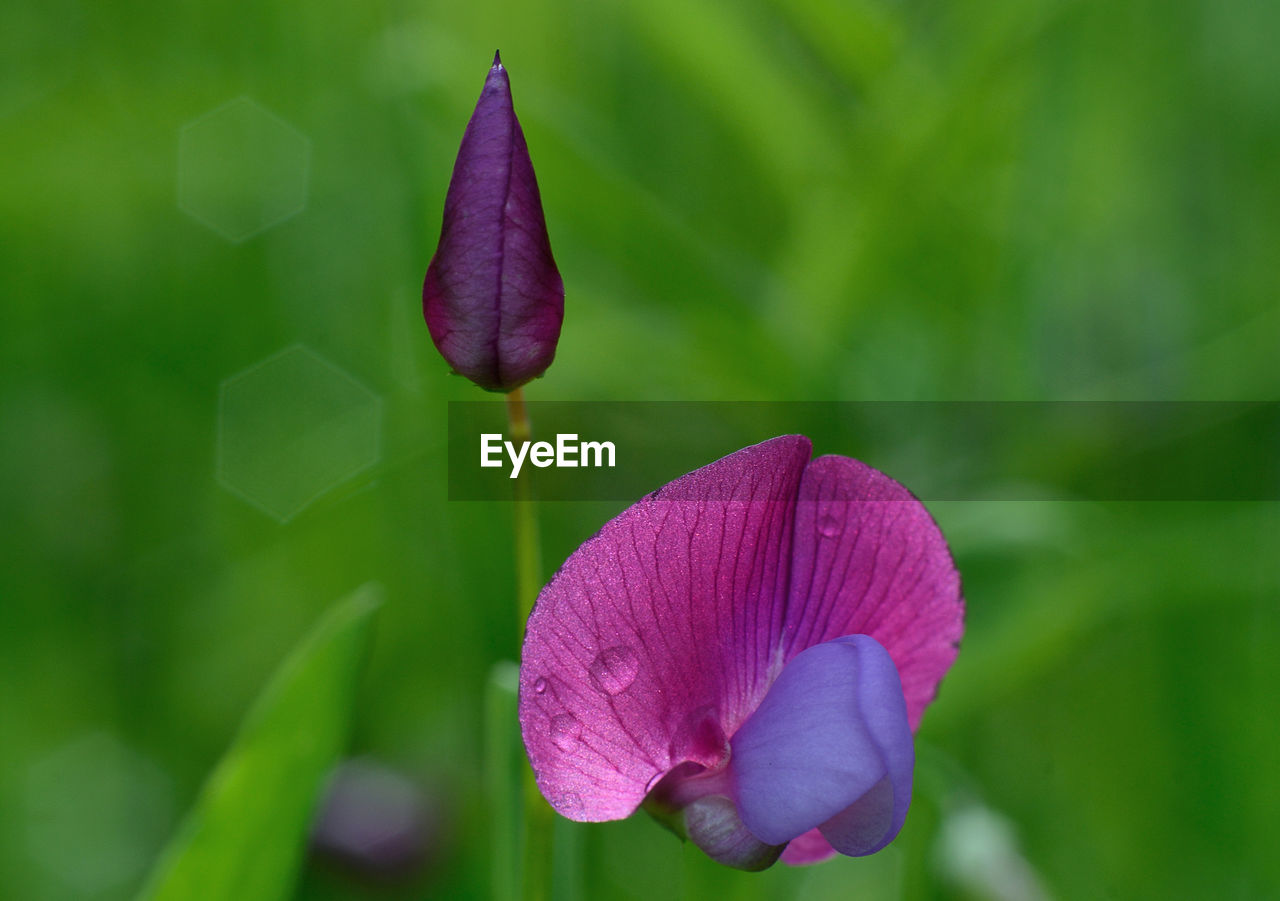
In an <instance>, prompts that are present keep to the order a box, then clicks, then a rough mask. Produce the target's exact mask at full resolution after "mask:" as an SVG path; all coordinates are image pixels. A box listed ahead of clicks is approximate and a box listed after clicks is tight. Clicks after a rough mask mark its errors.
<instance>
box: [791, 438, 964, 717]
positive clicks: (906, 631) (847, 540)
mask: <svg viewBox="0 0 1280 901" xmlns="http://www.w3.org/2000/svg"><path fill="white" fill-rule="evenodd" d="M791 559H792V570H791V587H790V593H789V598H788V602H787V617H786V626H785V635H784V641H785V645H786V658H787V659H790V658H791V657H793V656H795V655H796V654H798V653H800V652H801V651H803V650H804V649H805V648H808V647H812V646H813V645H816V644H821V643H822V642H825V641H830V640H832V639H834V638H839V637H840V636H844V635H855V634H864V635H870V636H871V637H872V638H874V639H876V641H878V642H879V643H880V644H881V645H883V646H884V648H885V650H887V651H888V652H889V656H891V657H892V658H893V662H894V663H895V664H896V665H897V669H898V675H899V677H900V678H901V680H902V688H903V692H904V693H905V695H906V701H907V715H908V718H909V720H910V722H911V728H912V729H913V730H914V729H916V728H917V727H918V726H919V724H920V717H921V715H922V714H923V713H924V708H925V707H926V706H927V705H928V703H929V702H930V701H932V700H933V698H934V696H935V694H936V693H937V688H938V682H939V681H940V680H941V679H942V677H943V676H944V675H945V674H946V672H947V670H948V669H949V668H950V666H951V664H952V662H953V661H954V660H955V657H956V648H957V645H958V643H959V641H960V636H961V634H962V632H963V630H964V602H963V600H962V599H961V596H960V575H959V573H958V572H957V571H956V567H955V563H954V562H953V561H952V559H951V552H950V551H949V550H948V548H947V543H946V540H945V539H944V538H943V537H942V532H941V531H940V530H939V529H938V526H937V524H936V523H935V522H934V521H933V518H932V517H931V516H930V515H929V512H928V511H927V510H926V509H925V508H924V505H923V504H921V503H920V501H918V500H917V499H916V498H915V497H914V496H913V495H912V494H911V492H909V491H908V490H907V489H906V488H904V487H902V485H900V484H898V483H897V482H895V481H894V480H893V479H891V478H889V477H888V476H886V475H885V474H884V473H882V472H879V471H878V470H875V469H872V468H871V467H870V466H867V465H866V464H864V463H860V462H858V461H857V460H853V459H850V458H848V457H836V456H828V457H819V458H818V459H816V460H814V461H813V462H812V463H810V464H809V466H808V467H807V468H806V469H805V473H804V478H803V480H802V481H801V484H800V494H799V499H798V501H797V504H796V517H795V541H794V546H793V549H792V558H791Z"/></svg>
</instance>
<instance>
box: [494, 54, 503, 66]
mask: <svg viewBox="0 0 1280 901" xmlns="http://www.w3.org/2000/svg"><path fill="white" fill-rule="evenodd" d="M493 68H495V69H501V68H502V54H501V53H500V52H499V51H497V50H495V51H493Z"/></svg>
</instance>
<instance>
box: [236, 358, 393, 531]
mask: <svg viewBox="0 0 1280 901" xmlns="http://www.w3.org/2000/svg"><path fill="white" fill-rule="evenodd" d="M381 419H382V400H381V399H380V398H379V397H378V396H377V395H376V394H374V393H373V392H372V391H370V390H369V389H368V388H366V387H365V386H364V385H362V384H360V383H359V382H358V381H356V380H355V379H354V378H352V377H351V376H350V375H348V374H347V373H346V372H344V371H343V370H342V369H340V368H339V367H337V366H335V365H333V364H332V363H330V362H328V361H327V360H325V359H323V358H322V357H320V356H319V355H318V354H316V353H314V352H313V351H311V350H309V349H308V348H306V347H303V346H302V345H295V346H293V347H290V348H288V349H286V350H284V351H281V352H280V353H278V354H276V355H275V356H273V357H269V358H267V359H266V360H263V361H262V362H261V363H258V364H257V365H255V366H251V367H250V368H248V369H246V370H245V371H244V372H241V373H239V374H238V375H234V376H232V377H231V378H229V379H227V380H226V381H224V382H223V383H222V388H221V392H220V397H219V409H218V464H217V471H218V481H219V482H221V483H222V485H223V486H224V487H225V488H227V489H229V490H230V491H233V492H235V493H236V494H238V495H240V496H241V497H242V498H244V499H245V500H247V501H248V502H249V503H251V504H253V505H254V506H256V507H258V508H259V509H261V510H262V511H263V512H265V513H267V514H269V515H271V516H274V517H275V518H276V519H278V520H280V521H281V522H287V521H288V520H289V519H291V518H293V517H294V516H296V515H297V514H298V513H300V512H301V511H302V510H303V509H305V508H306V507H307V506H308V505H309V504H311V502H312V501H314V500H316V499H317V498H319V497H320V496H321V495H323V494H325V493H326V492H328V491H330V490H331V489H333V488H334V487H336V486H337V485H339V484H341V483H342V482H345V481H347V480H348V479H349V478H351V477H352V476H354V475H356V474H357V473H359V472H361V471H362V470H365V469H368V468H369V467H371V466H373V465H374V464H375V463H377V462H378V458H379V455H380V441H379V434H380V430H381Z"/></svg>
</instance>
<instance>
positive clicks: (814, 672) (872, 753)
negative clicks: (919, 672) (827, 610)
mask: <svg viewBox="0 0 1280 901" xmlns="http://www.w3.org/2000/svg"><path fill="white" fill-rule="evenodd" d="M732 749H733V753H732V756H731V758H730V764H729V766H730V772H731V774H732V779H733V784H734V786H735V794H736V800H737V804H738V809H739V811H740V813H741V816H742V821H743V823H745V824H746V826H747V828H748V829H750V830H751V832H752V833H753V834H754V835H755V836H756V837H757V838H759V839H760V840H761V841H763V842H766V843H768V844H771V845H781V844H783V843H785V842H788V841H791V840H792V839H795V838H798V837H800V836H801V835H803V834H804V833H806V832H808V831H809V830H811V829H814V828H818V829H819V830H820V831H821V834H822V835H823V837H824V838H825V839H826V840H827V841H829V842H830V843H831V845H832V846H833V847H835V849H836V850H838V851H840V852H841V853H844V854H854V855H857V854H870V853H872V852H874V851H878V850H879V849H880V848H882V847H884V845H885V844H887V843H888V842H889V840H890V839H892V838H893V837H894V836H895V835H897V833H898V830H899V829H900V828H901V827H902V822H903V820H904V819H905V818H906V815H907V807H908V806H909V804H910V801H911V777H912V770H913V767H914V761H915V752H914V749H913V746H912V739H911V729H910V727H909V726H908V724H907V710H906V703H905V701H904V699H903V695H902V688H901V685H900V683H899V681H898V673H897V669H896V668H895V667H894V664H893V660H892V659H891V658H890V657H889V654H888V652H887V651H885V649H884V648H883V647H881V646H880V644H879V643H878V642H877V641H876V640H875V639H873V638H870V637H869V636H866V635H852V636H847V637H845V638H839V639H836V640H835V641H830V642H826V643H824V644H820V645H817V646H815V647H811V648H808V649H806V650H804V651H802V652H801V653H800V654H798V655H797V656H796V657H794V658H793V659H792V660H791V661H790V662H789V663H788V664H787V665H786V668H785V669H783V671H782V674H781V675H780V676H779V677H778V679H777V681H775V682H774V683H773V685H772V687H770V689H769V692H768V694H766V695H765V697H764V700H763V701H761V703H760V706H759V707H758V708H757V709H756V711H755V712H754V713H753V714H752V715H751V716H750V717H749V718H748V719H747V721H746V722H745V723H743V725H742V728H741V729H739V730H738V733H737V734H736V735H735V736H734V737H733V740H732Z"/></svg>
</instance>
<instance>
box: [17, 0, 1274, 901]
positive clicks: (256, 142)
mask: <svg viewBox="0 0 1280 901" xmlns="http://www.w3.org/2000/svg"><path fill="white" fill-rule="evenodd" d="M1277 33H1280V5H1277V4H1275V3H1269V2H1266V0H1201V2H1191V0H1174V2H1154V0H1145V2H1144V0H1119V2H1111V3H1103V2H1098V0H1092V2H1089V0H1086V2H1069V0H967V2H965V0H961V2H953V3H941V2H914V0H899V2H890V0H743V2H738V3H716V2H712V0H681V2H675V0H648V2H623V3H610V2H604V3H593V2H587V0H536V2H525V3H517V2H508V3H491V2H478V3H475V4H460V3H451V4H433V3H424V2H412V0H406V2H394V3H389V2H379V0H373V2H365V3H351V4H339V3H328V2H321V3H311V4H301V3H281V2H272V0H266V2H255V3H246V2H232V3H220V4H219V3H212V2H204V3H184V4H172V3H161V2H146V0H135V2H129V3H116V4H95V3H90V2H87V0H47V2H41V3H35V2H32V0H18V3H17V5H16V6H14V5H13V4H10V5H9V6H8V7H7V8H6V12H5V15H4V26H3V28H0V66H3V77H0V292H2V295H3V320H2V321H3V327H2V328H0V365H2V367H3V369H2V378H0V516H2V517H3V518H2V520H0V521H2V523H3V529H4V534H3V541H0V810H3V811H4V812H5V815H4V816H3V817H0V896H3V897H5V898H15V899H24V901H25V899H32V901H46V899H49V901H54V899H59V901H60V899H76V898H95V899H97V898H102V899H118V898H125V897H129V896H131V895H132V894H133V893H134V892H135V891H136V890H137V889H138V887H139V886H140V885H141V883H142V880H143V879H144V877H145V873H146V869H147V867H148V865H149V863H150V861H151V860H152V859H153V858H154V857H155V855H156V854H157V853H158V852H159V850H160V848H161V847H162V845H163V844H164V842H165V841H166V840H167V838H168V837H169V836H170V835H171V834H172V833H173V831H174V829H175V828H176V827H177V825H178V823H179V821H180V818H181V816H182V814H183V812H184V811H186V810H187V809H188V808H189V807H190V806H191V804H192V803H193V801H194V799H195V798H196V796H197V793H198V791H199V789H200V786H201V784H202V782H203V780H204V778H205V776H206V775H207V774H208V773H209V771H210V770H211V769H212V767H213V766H214V765H215V763H216V761H217V760H218V758H219V756H220V755H221V754H222V753H223V751H224V750H225V749H226V748H227V747H228V745H229V744H230V742H231V741H232V739H233V737H234V736H235V734H236V731H237V728H238V723H239V722H240V720H241V717H242V716H243V715H244V713H245V711H246V710H247V709H248V708H249V706H250V705H251V703H252V701H253V699H254V697H255V696H256V695H257V694H258V692H259V690H260V689H261V686H262V685H263V684H264V683H265V682H266V680H267V679H268V677H269V675H270V674H271V672H272V671H273V670H274V669H275V668H276V666H277V664H278V663H279V661H280V660H281V659H282V658H284V657H285V655H286V654H287V653H288V651H289V649H290V648H292V647H293V646H294V645H295V644H296V643H297V642H298V641H299V640H300V639H301V637H302V636H303V635H304V634H305V633H306V632H307V631H308V630H309V629H310V628H311V625H312V624H313V623H314V622H315V621H316V620H317V619H318V618H319V617H320V616H321V614H322V612H323V611H324V610H326V609H328V608H329V607H330V605H331V604H333V603H334V602H335V601H336V600H338V599H339V598H341V597H343V596H346V595H348V594H349V593H350V592H352V591H353V590H354V589H356V588H357V587H358V586H360V585H362V584H364V583H366V582H368V581H371V580H372V581H376V582H378V583H380V584H381V586H382V591H383V596H384V598H385V604H384V605H383V607H382V609H381V610H380V612H379V613H378V614H377V620H376V623H375V627H374V635H373V641H372V644H371V646H370V652H369V655H368V660H367V666H366V668H365V670H364V675H363V677H362V680H361V682H360V684H359V688H358V690H357V692H356V695H355V697H356V701H355V705H354V712H353V725H352V734H351V739H350V743H349V750H350V753H352V754H358V755H363V756H367V757H369V758H372V759H374V760H377V761H379V762H380V763H381V764H382V765H385V766H387V767H390V768H392V769H393V770H394V771H395V772H398V773H399V774H401V775H402V776H404V777H406V778H407V779H408V780H409V781H410V782H411V783H412V784H413V785H414V786H415V787H416V791H417V792H418V793H419V795H420V797H421V799H422V803H423V804H424V805H425V809H426V811H427V814H425V816H428V817H429V818H430V819H431V821H432V822H433V823H434V824H435V826H434V827H433V829H432V830H430V838H429V842H428V843H429V845H430V848H429V853H428V855H427V859H426V860H425V861H424V863H423V864H422V866H420V867H419V868H418V869H417V870H416V871H415V872H414V873H413V874H411V876H409V877H408V878H407V880H403V879H402V880H401V881H399V882H393V883H391V884H390V885H383V886H377V885H373V884H370V883H368V882H367V881H365V880H362V879H360V878H358V877H357V876H355V875H353V874H352V873H350V872H348V871H347V870H343V869H340V868H336V867H334V866H332V865H330V864H328V863H326V862H324V861H323V860H320V859H318V858H312V859H309V860H308V862H307V864H306V866H305V868H304V871H303V873H302V875H301V878H300V880H299V883H298V889H297V893H296V896H297V897H299V898H308V899H309V898H317V899H330V898H334V899H336V898H380V897H388V898H420V897H432V898H482V897H486V896H487V894H488V891H489V885H490V878H491V873H490V870H491V867H492V862H493V859H494V858H493V856H492V852H491V845H492V839H493V828H492V825H491V823H490V822H489V814H488V808H487V807H486V806H485V804H484V802H483V774H482V772H481V763H482V760H483V754H484V747H483V731H484V730H483V721H482V716H481V710H482V698H483V694H484V685H485V681H486V677H487V673H488V672H489V670H490V667H491V666H492V665H493V664H494V662H495V661H499V660H502V659H507V658H512V657H513V656H514V654H515V647H516V643H517V640H518V624H517V623H516V622H515V620H514V616H513V614H512V609H513V600H512V595H513V591H514V587H513V586H514V579H513V573H512V563H511V550H510V531H511V511H510V509H509V507H508V506H507V505H504V504H500V503H458V502H454V503H450V502H447V501H446V500H445V489H444V475H443V473H444V466H445V449H446V434H445V424H446V409H447V408H446V403H447V401H449V400H475V399H478V397H479V392H478V389H475V388H473V387H472V386H471V385H470V384H469V383H466V382H464V381H463V380H461V379H458V378H454V377H450V376H449V375H448V374H447V369H446V367H445V365H444V363H443V362H442V361H441V360H440V358H439V357H438V356H437V355H436V354H435V352H434V350H433V348H432V347H431V345H430V341H429V338H428V336H427V332H426V329H425V327H424V326H423V324H422V321H421V313H420V307H419V303H420V301H419V291H420V284H421V278H422V274H423V272H424V270H425V267H426V264H427V262H428V260H429V258H430V255H431V252H432V250H433V249H434V246H435V241H436V238H437V234H438V228H439V214H440V210H441V207H442V204H443V199H444V192H445V189H446V187H447V184H448V178H449V173H450V171H451V167H452V163H453V157H454V154H455V152H456V150H457V146H458V142H459V140H460V137H461V134H462V129H463V127H464V125H465V122H466V119H467V117H468V115H469V114H470V110H471V107H472V104H473V103H474V102H475V99H476V96H477V95H478V93H479V89H480V86H481V84H482V82H483V79H484V75H485V73H486V70H487V68H488V65H489V61H490V59H491V56H492V53H493V50H494V48H501V50H502V54H503V59H504V62H505V63H506V65H507V67H508V69H509V71H510V73H511V80H512V88H513V94H514V96H515V102H516V107H517V111H518V113H519V114H520V117H521V121H522V123H523V126H524V129H525V134H526V136H527V139H528V143H529V147H530V150H531V153H532V156H533V159H534V163H535V166H536V168H537V172H538V177H539V180H540V183H541V188H542V194H543V199H544V204H545V208H546V216H547V220H548V224H549V228H550V230H551V237H552V243H553V247H554V248H555V252H556V256H557V259H558V261H559V264H560V267H561V270H562V273H563V275H564V280H565V283H566V286H567V301H566V308H567V314H566V321H565V328H564V334H563V337H562V340H561V343H560V348H559V353H558V356H557V360H556V362H555V364H554V365H553V366H552V368H551V369H550V370H549V372H548V374H547V376H546V377H545V378H544V379H542V380H540V381H538V382H536V383H534V384H533V385H531V386H529V388H528V389H527V394H528V396H529V397H530V399H537V400H594V401H608V400H665V399H682V400H768V401H774V400H779V401H785V400H972V399H980V400H1120V399H1123V400H1145V399H1158V400H1210V401H1212V400H1267V399H1275V398H1276V397H1277V395H1278V394H1280V391H1278V388H1280V367H1278V366H1277V365H1276V361H1275V355H1276V347H1277V336H1278V335H1280V303H1278V302H1277V297H1280V290H1278V289H1280V266H1278V265H1277V257H1276V248H1277V247H1280V167H1278V166H1277V165H1276V161H1277V159H1278V158H1280V90H1277V87H1276V86H1277V84H1280V63H1277V61H1276V56H1275V54H1274V38H1275V35H1276V34H1277ZM767 425H768V426H770V431H773V432H777V433H782V432H791V431H800V432H805V431H809V432H813V431H817V430H819V429H820V428H821V425H822V424H821V423H812V422H805V421H803V420H802V418H800V419H799V420H797V421H792V420H789V419H788V418H787V417H786V416H785V415H781V414H780V415H779V421H777V422H776V423H767ZM535 427H536V423H535ZM983 446H985V445H984V444H983V443H981V442H980V440H979V437H978V436H976V437H975V444H974V445H973V447H966V446H964V445H963V444H960V445H952V446H948V447H943V448H938V447H924V448H922V447H921V446H919V445H917V444H915V443H913V441H912V438H911V436H910V435H900V436H898V437H897V439H896V441H895V442H891V443H889V445H888V446H887V447H886V448H885V449H884V450H883V454H882V456H881V457H879V458H877V459H875V460H871V461H870V462H872V463H873V464H874V465H876V466H879V467H880V468H882V469H884V470H886V471H887V472H889V473H890V474H893V473H894V471H895V469H894V460H895V456H898V455H903V456H904V458H908V457H909V459H910V460H911V462H912V465H913V466H914V467H918V466H919V465H920V460H921V455H927V454H934V455H936V457H937V463H938V465H939V466H940V467H942V466H945V465H946V464H947V459H948V458H950V457H956V458H960V459H963V458H964V456H965V455H966V454H968V453H973V452H974V449H975V448H977V447H983ZM733 449H734V447H731V446H726V447H725V448H724V451H726V452H727V451H729V450H733ZM818 450H819V451H821V452H836V453H838V452H842V451H844V452H848V450H849V449H847V448H840V447H819V448H818ZM1044 452H1046V453H1047V452H1063V451H1061V449H1059V448H1053V447H1046V448H1045V449H1044ZM1263 452H1264V453H1266V452H1269V451H1268V450H1267V449H1266V448H1264V449H1263ZM925 459H926V460H927V459H928V458H927V457H925ZM1066 463H1067V464H1068V465H1069V463H1070V460H1069V459H1068V460H1067V461H1066ZM1217 465H1222V466H1227V467H1229V466H1230V465H1231V461H1230V460H1229V459H1224V460H1221V461H1217ZM1275 472H1276V477H1277V479H1280V464H1277V466H1276V468H1275ZM1171 477H1173V478H1176V474H1173V475H1172V476H1171ZM654 487H656V486H654ZM1023 488H1025V490H1026V493H1027V495H1028V496H1034V494H1035V486H1034V485H1033V486H1023ZM1275 491H1276V485H1275V484H1274V483H1273V484H1271V485H1267V486H1259V494H1258V497H1259V498H1265V497H1272V498H1274V497H1275ZM621 506H622V505H621V504H618V503H612V504H603V503H594V504H589V503H572V504H571V503H560V504H551V505H544V507H543V509H542V519H543V530H544V533H543V551H544V558H545V565H546V569H547V572H551V571H553V569H554V567H555V566H556V565H558V563H559V562H560V561H562V560H563V559H564V557H565V556H567V554H568V553H569V552H570V551H572V550H573V549H574V548H575V547H576V546H577V545H578V543H579V542H580V541H582V540H583V539H584V538H586V537H587V536H588V535H590V534H591V533H592V532H594V531H595V530H596V529H597V528H598V527H599V525H600V524H601V523H602V522H603V521H604V519H605V518H606V517H607V516H609V515H612V513H614V512H616V511H617V510H619V509H620V508H621ZM933 510H934V513H935V515H936V516H937V518H938V520H939V521H940V523H941V524H942V526H943V529H944V531H945V532H946V533H947V534H948V536H949V538H950V540H951V542H952V547H953V549H954V552H955V555H956V557H957V560H958V562H959V565H960V569H961V572H962V574H963V576H964V580H965V593H966V596H967V599H968V603H969V620H968V630H967V633H966V638H965V644H964V647H963V649H962V652H961V655H960V658H959V660H958V662H957V664H956V666H955V668H954V669H953V671H952V673H951V675H950V676H949V677H948V679H947V680H946V682H945V683H944V685H943V690H942V693H941V696H940V698H939V700H938V702H937V703H936V704H935V705H934V706H933V707H932V708H931V709H930V711H929V713H928V714H927V715H926V717H925V720H924V725H923V728H922V729H921V732H920V736H919V740H920V748H921V750H920V764H919V774H918V788H917V799H916V803H915V806H914V807H913V810H912V814H911V816H910V818H909V820H908V823H907V826H906V828H905V830H904V832H903V834H902V836H901V837H900V838H899V840H898V841H897V842H896V843H895V844H894V845H893V846H891V848H890V849H888V850H887V851H886V852H884V853H882V854H880V855H877V856H876V857H873V858H870V859H866V860H840V861H837V862H833V863H830V864H825V865H823V866H821V867H816V868H809V869H802V870H793V869H788V868H785V867H781V866H779V867H775V868H774V869H773V870H771V871H769V872H767V873H765V874H763V875H750V874H739V873H734V872H731V871H728V870H723V869H720V868H717V867H715V866H714V865H712V864H710V863H708V862H707V861H705V860H704V859H703V858H701V856H700V855H699V853H698V852H696V851H693V850H690V849H687V848H686V849H682V848H681V846H680V845H679V844H678V843H677V842H676V841H675V840H674V839H673V838H671V837H670V836H669V835H668V834H666V833H665V832H663V831H662V830H661V829H660V828H659V827H657V826H656V825H654V824H653V823H651V822H648V821H646V820H644V819H642V818H637V819H636V820H635V821H634V822H632V821H628V822H625V823H621V824H606V825H600V826H591V827H572V828H566V829H563V830H562V831H563V832H564V833H565V834H566V835H568V836H569V839H567V840H566V841H567V843H568V844H567V845H566V846H568V847H576V848H577V849H578V854H579V857H580V860H579V861H578V864H576V865H573V866H572V867H570V869H571V870H572V872H571V873H569V874H568V878H562V879H561V881H560V889H559V890H560V892H561V893H562V895H563V896H564V897H578V898H590V899H595V898H614V897H616V898H637V899H650V898H654V897H667V896H671V895H680V894H683V895H684V896H686V897H691V898H692V897H697V898H706V897H717V898H726V899H729V898H792V897H794V898H800V897H804V898H844V897H864V898H928V897H941V898H1042V897H1059V898H1122V899H1128V898H1205V897H1224V898H1272V897H1277V896H1280V858H1278V857H1277V856H1275V855H1274V854H1273V853H1271V850H1272V849H1271V845H1272V842H1273V841H1274V837H1275V836H1274V833H1275V811H1276V810H1277V809H1280V718H1277V717H1276V716H1275V711H1276V706H1275V688H1276V686H1277V684H1280V599H1278V595H1280V591H1278V588H1280V567H1278V564H1277V563H1276V560H1277V558H1278V557H1280V555H1278V554H1277V553H1276V551H1277V545H1278V544H1280V542H1278V540H1277V535H1278V534H1280V511H1278V508H1277V504H1276V503H1274V502H1263V501H1258V502H1230V503H1227V502H1217V503H1214V502H1205V503H1136V502H1113V503H1107V502H1103V501H1092V502H1087V503H1086V502H1052V503H1048V502H1043V503H1041V502H1033V501H1016V502H1002V503H996V502H947V503H940V504H935V505H933ZM261 800H262V802H263V803H264V804H267V805H269V804H271V803H272V801H273V799H271V798H270V797H264V798H262V799H261ZM562 863H563V862H562ZM570 864H573V861H572V860H571V861H570ZM563 869H564V868H563V867H562V870H563ZM561 875H562V876H565V875H566V874H565V873H564V872H562V873H561Z"/></svg>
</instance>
